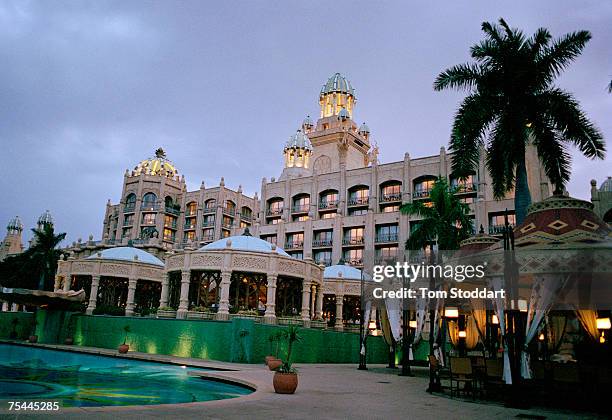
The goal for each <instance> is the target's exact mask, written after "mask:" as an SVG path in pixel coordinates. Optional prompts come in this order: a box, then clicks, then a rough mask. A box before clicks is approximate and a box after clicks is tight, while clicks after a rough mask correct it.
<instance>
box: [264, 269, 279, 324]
mask: <svg viewBox="0 0 612 420" xmlns="http://www.w3.org/2000/svg"><path fill="white" fill-rule="evenodd" d="M276 281H277V276H276V275H275V274H270V275H268V288H267V295H266V313H265V314H264V318H263V320H264V322H265V323H266V324H276Z"/></svg>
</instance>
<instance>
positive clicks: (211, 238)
mask: <svg viewBox="0 0 612 420" xmlns="http://www.w3.org/2000/svg"><path fill="white" fill-rule="evenodd" d="M214 240H215V235H206V236H202V242H212V241H214Z"/></svg>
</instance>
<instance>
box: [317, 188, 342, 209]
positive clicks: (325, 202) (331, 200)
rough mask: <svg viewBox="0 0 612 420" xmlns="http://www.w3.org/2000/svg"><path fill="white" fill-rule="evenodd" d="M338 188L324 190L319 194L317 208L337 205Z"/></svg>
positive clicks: (330, 207) (332, 207) (333, 207)
mask: <svg viewBox="0 0 612 420" xmlns="http://www.w3.org/2000/svg"><path fill="white" fill-rule="evenodd" d="M338 197H339V194H338V190H325V191H323V192H321V193H320V194H319V210H326V209H335V208H337V207H338Z"/></svg>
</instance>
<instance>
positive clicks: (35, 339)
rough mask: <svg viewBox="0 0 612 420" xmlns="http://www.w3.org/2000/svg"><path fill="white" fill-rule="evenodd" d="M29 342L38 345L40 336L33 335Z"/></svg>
mask: <svg viewBox="0 0 612 420" xmlns="http://www.w3.org/2000/svg"><path fill="white" fill-rule="evenodd" d="M28 341H29V342H30V343H36V342H37V341H38V336H37V335H31V336H30V337H28Z"/></svg>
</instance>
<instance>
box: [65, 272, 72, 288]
mask: <svg viewBox="0 0 612 420" xmlns="http://www.w3.org/2000/svg"><path fill="white" fill-rule="evenodd" d="M71 287H72V274H70V273H68V274H66V277H64V292H68V291H70V288H71Z"/></svg>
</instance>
